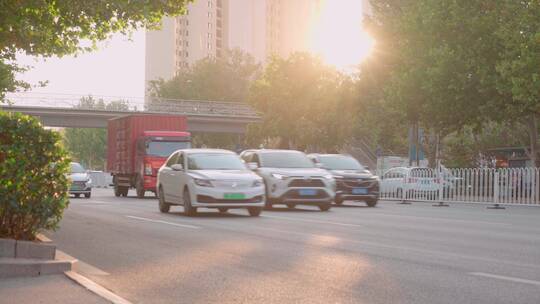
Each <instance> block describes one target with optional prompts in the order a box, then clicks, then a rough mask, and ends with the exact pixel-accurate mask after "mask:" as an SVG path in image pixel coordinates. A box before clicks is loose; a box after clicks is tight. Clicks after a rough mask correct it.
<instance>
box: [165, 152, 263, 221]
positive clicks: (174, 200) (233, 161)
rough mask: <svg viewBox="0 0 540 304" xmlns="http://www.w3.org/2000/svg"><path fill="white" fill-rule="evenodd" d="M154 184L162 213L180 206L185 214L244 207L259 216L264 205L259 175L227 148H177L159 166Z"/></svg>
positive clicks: (190, 214)
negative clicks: (173, 206) (201, 209)
mask: <svg viewBox="0 0 540 304" xmlns="http://www.w3.org/2000/svg"><path fill="white" fill-rule="evenodd" d="M157 185H158V196H159V210H160V211H161V212H169V209H170V207H171V206H172V205H182V206H184V213H185V214H186V215H188V216H193V215H195V214H196V213H197V208H200V207H202V208H216V209H218V210H219V211H220V212H227V210H228V209H233V208H247V209H248V211H249V214H250V215H251V216H258V215H260V213H261V210H262V208H263V206H264V204H265V189H264V183H263V180H262V178H261V177H259V176H258V175H257V174H255V173H253V172H252V171H251V170H249V169H248V168H247V167H246V165H245V164H244V162H243V161H242V160H241V159H240V157H238V155H236V154H235V153H234V152H231V151H227V150H218V149H185V150H178V151H176V152H174V153H173V154H172V155H171V156H170V157H169V158H168V159H167V161H166V162H165V164H164V165H163V166H162V167H161V168H160V169H159V172H158V181H157Z"/></svg>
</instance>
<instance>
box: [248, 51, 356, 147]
mask: <svg viewBox="0 0 540 304" xmlns="http://www.w3.org/2000/svg"><path fill="white" fill-rule="evenodd" d="M355 94H356V87H355V86H354V85H353V81H352V79H351V78H350V77H348V76H346V75H343V74H341V73H339V72H338V71H337V70H336V69H334V68H333V67H330V66H328V65H325V64H324V63H323V62H322V60H321V59H320V58H319V57H315V56H313V55H310V54H308V53H294V54H292V55H291V56H290V57H288V58H286V59H283V58H278V57H273V58H271V60H270V62H269V63H268V65H267V67H266V69H265V71H264V73H263V74H262V76H261V77H260V78H259V79H257V81H256V82H255V83H254V84H253V86H252V88H251V94H250V103H251V104H252V105H253V106H254V107H255V108H256V109H257V110H259V111H260V112H261V113H263V122H262V124H261V125H259V126H255V127H254V128H252V129H251V136H250V137H251V138H250V142H251V144H256V143H257V140H259V143H264V142H261V141H265V140H270V139H272V138H277V139H279V140H280V144H279V145H280V146H281V147H286V148H289V147H291V148H292V147H294V148H300V149H322V150H327V151H330V150H336V149H338V148H340V147H341V146H342V145H343V144H344V143H345V142H346V141H347V139H348V137H349V136H350V135H351V130H352V127H353V126H354V124H355V120H354V115H353V114H354V112H355V111H354V110H353V109H354V107H355V102H354V100H355V97H356V95H355Z"/></svg>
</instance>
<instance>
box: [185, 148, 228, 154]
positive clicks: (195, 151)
mask: <svg viewBox="0 0 540 304" xmlns="http://www.w3.org/2000/svg"><path fill="white" fill-rule="evenodd" d="M178 151H180V152H183V153H186V154H199V153H200V154H203V153H204V154H236V153H234V152H233V151H229V150H225V149H181V150H177V151H175V153H176V152H178Z"/></svg>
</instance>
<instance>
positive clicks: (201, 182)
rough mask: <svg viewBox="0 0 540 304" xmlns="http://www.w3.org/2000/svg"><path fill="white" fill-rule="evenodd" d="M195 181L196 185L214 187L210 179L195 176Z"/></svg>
mask: <svg viewBox="0 0 540 304" xmlns="http://www.w3.org/2000/svg"><path fill="white" fill-rule="evenodd" d="M193 182H194V183H195V185H197V186H201V187H214V186H213V185H212V182H210V180H208V179H200V178H194V179H193Z"/></svg>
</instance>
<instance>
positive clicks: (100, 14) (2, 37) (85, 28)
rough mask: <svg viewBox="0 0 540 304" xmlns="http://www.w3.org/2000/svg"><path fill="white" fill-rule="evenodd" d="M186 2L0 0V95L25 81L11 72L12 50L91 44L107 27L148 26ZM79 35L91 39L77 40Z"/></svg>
mask: <svg viewBox="0 0 540 304" xmlns="http://www.w3.org/2000/svg"><path fill="white" fill-rule="evenodd" d="M189 2H191V0H163V1H130V0H110V1H97V2H96V1H81V0H57V1H50V0H37V1H34V0H22V1H0V101H1V100H3V99H4V97H5V94H6V93H7V92H13V91H15V90H17V89H21V88H27V87H28V84H26V83H24V82H21V81H18V80H16V78H15V74H16V73H17V72H19V71H21V70H22V69H24V67H20V66H18V65H17V63H16V62H15V55H16V53H17V52H22V53H25V54H28V55H39V56H45V57H50V56H54V55H56V56H64V55H69V54H74V53H77V52H82V51H88V50H92V49H95V43H96V42H97V41H100V40H104V39H106V38H108V37H109V36H110V35H111V34H112V33H116V32H120V33H124V34H127V33H130V32H131V31H133V30H135V29H139V28H145V27H147V28H153V27H155V26H157V25H158V24H159V22H160V20H161V18H162V17H163V16H165V15H178V14H181V13H183V12H184V9H185V6H186V4H187V3H189ZM83 40H85V41H90V42H91V43H92V45H91V46H90V47H85V46H83V45H81V41H83Z"/></svg>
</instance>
